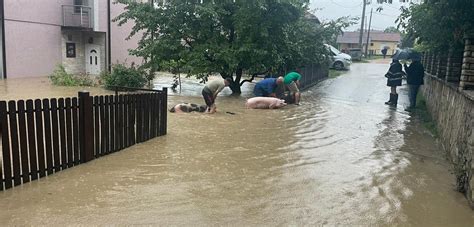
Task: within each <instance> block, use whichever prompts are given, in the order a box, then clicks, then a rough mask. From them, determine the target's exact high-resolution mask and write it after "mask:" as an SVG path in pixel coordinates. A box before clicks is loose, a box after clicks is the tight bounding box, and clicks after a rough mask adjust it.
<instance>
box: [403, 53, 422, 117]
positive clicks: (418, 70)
mask: <svg viewBox="0 0 474 227" xmlns="http://www.w3.org/2000/svg"><path fill="white" fill-rule="evenodd" d="M403 66H404V68H405V72H406V73H407V84H408V99H409V100H410V106H408V108H406V109H405V110H406V111H411V110H412V109H413V108H415V107H416V96H417V95H418V90H419V89H420V86H421V85H423V77H424V75H425V69H424V68H423V64H421V62H420V61H419V60H418V59H413V60H412V63H411V64H410V66H407V65H406V64H404V65H403Z"/></svg>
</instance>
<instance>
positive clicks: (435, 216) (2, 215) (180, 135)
mask: <svg viewBox="0 0 474 227" xmlns="http://www.w3.org/2000/svg"><path fill="white" fill-rule="evenodd" d="M386 69H387V65H385V64H356V65H354V67H353V68H352V70H351V71H350V72H348V73H347V75H344V76H342V77H339V78H336V79H330V80H326V81H324V82H322V83H321V84H319V85H317V86H316V87H314V88H312V89H310V90H308V91H306V92H305V93H304V94H303V102H302V105H301V106H288V107H286V108H284V109H280V110H248V109H244V102H245V96H247V95H248V94H249V91H250V90H251V85H250V86H249V87H247V88H246V89H244V95H243V96H244V97H230V96H220V97H218V101H217V102H218V103H217V106H218V111H219V112H218V113H217V114H215V115H212V116H210V115H203V114H182V115H176V114H170V115H169V127H168V129H169V131H168V135H167V136H165V137H161V138H157V139H154V140H152V141H149V142H146V143H143V144H139V145H136V146H134V147H132V148H130V149H126V150H124V151H121V152H118V153H115V154H112V155H109V156H107V157H104V158H101V159H98V160H95V161H93V162H90V163H88V164H84V165H81V166H78V167H75V168H72V169H68V170H66V171H63V172H60V173H58V174H55V175H52V176H50V177H48V178H45V179H41V180H40V181H36V182H32V183H28V184H25V185H23V186H20V187H17V188H15V189H13V190H8V191H6V192H0V207H2V211H1V212H0V221H1V223H3V224H4V225H38V224H44V225H46V224H54V225H67V224H84V225H89V224H91V225H107V224H125V225H127V224H160V225H193V226H194V225H238V226H247V225H259V226H260V225H270V226H275V225H363V226H368V225H377V226H387V225H390V226H392V225H399V226H407V225H412V226H473V223H474V212H473V211H472V210H471V209H470V208H469V207H468V206H467V202H466V201H465V199H464V198H463V196H462V194H460V193H457V192H456V191H455V190H454V177H453V176H452V175H451V174H450V173H449V171H450V166H449V164H448V163H447V161H445V159H444V155H443V153H442V151H441V150H440V147H439V145H437V144H436V143H435V141H434V139H433V138H432V137H431V136H430V135H429V134H428V133H426V132H425V131H424V130H423V128H422V127H421V126H420V125H419V124H418V123H417V121H416V119H414V118H412V117H410V116H409V115H408V114H407V113H406V112H404V111H403V104H404V103H406V100H405V99H404V98H402V99H401V100H400V102H401V105H400V106H399V107H398V108H397V109H390V108H387V107H386V106H384V105H383V102H384V101H386V100H385V99H386V98H387V96H388V89H387V87H385V80H384V78H383V76H382V75H383V73H384V72H385V71H386ZM196 86H199V85H198V84H196ZM186 92H188V93H186ZM405 92H406V91H405V90H404V89H402V90H401V93H402V95H401V96H403V94H405ZM227 93H228V91H227ZM184 94H185V95H182V96H179V95H176V96H171V97H170V106H171V105H172V104H176V103H180V102H193V103H202V102H203V101H202V98H201V97H199V96H198V95H199V92H195V91H194V90H188V91H185V92H184ZM189 95H191V96H189ZM226 112H233V113H235V114H234V115H231V114H227V113H226Z"/></svg>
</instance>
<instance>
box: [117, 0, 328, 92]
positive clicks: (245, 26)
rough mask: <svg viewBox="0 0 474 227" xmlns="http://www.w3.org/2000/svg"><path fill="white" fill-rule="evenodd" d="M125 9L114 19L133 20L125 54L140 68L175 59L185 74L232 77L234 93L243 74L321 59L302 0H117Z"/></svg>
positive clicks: (322, 34)
mask: <svg viewBox="0 0 474 227" xmlns="http://www.w3.org/2000/svg"><path fill="white" fill-rule="evenodd" d="M118 2H119V3H123V4H126V11H125V12H123V13H122V14H121V15H119V16H118V17H117V18H116V19H115V20H116V21H118V22H119V24H124V23H126V22H127V21H133V22H134V23H135V25H134V27H133V29H132V32H131V34H130V36H133V35H138V34H142V37H141V40H140V41H139V44H138V47H137V48H136V49H134V50H132V51H131V54H133V55H136V56H139V57H143V58H144V59H145V60H146V63H145V64H144V65H143V66H142V67H143V68H145V69H148V70H151V71H154V70H159V69H160V67H161V66H163V65H169V64H167V62H173V61H174V62H178V61H179V62H181V63H182V65H181V68H182V70H184V71H185V72H186V73H187V75H188V76H195V77H197V78H198V79H201V80H202V81H206V80H207V78H208V76H209V75H211V74H214V73H218V74H220V76H222V77H223V78H226V77H232V78H233V79H234V80H233V82H232V83H231V85H230V88H231V89H232V91H233V92H234V93H240V86H241V85H242V84H243V83H244V82H245V81H248V80H242V77H243V75H244V74H248V75H252V78H253V77H254V76H255V75H259V74H265V73H268V72H269V71H277V70H282V69H288V68H293V67H297V66H301V65H304V64H306V63H310V62H311V63H314V62H321V61H322V60H323V59H324V56H325V55H324V53H325V51H326V50H325V49H324V45H323V42H324V41H325V40H327V39H328V38H329V37H331V36H332V33H331V32H330V31H329V30H327V29H325V28H324V26H315V24H314V23H312V22H311V21H307V20H305V19H304V13H305V12H306V10H307V5H308V2H309V1H308V0H255V1H250V0H241V1H235V2H234V1H233V0H222V1H212V0H208V1H203V2H202V3H198V2H201V1H197V0H194V1H192V0H173V1H166V3H164V4H163V5H162V6H160V7H156V6H152V5H151V4H146V3H137V2H136V1H129V0H118Z"/></svg>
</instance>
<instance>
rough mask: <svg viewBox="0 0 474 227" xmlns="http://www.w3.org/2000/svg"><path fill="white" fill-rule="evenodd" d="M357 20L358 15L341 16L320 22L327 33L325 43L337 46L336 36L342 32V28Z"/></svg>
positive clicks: (355, 22)
mask: <svg viewBox="0 0 474 227" xmlns="http://www.w3.org/2000/svg"><path fill="white" fill-rule="evenodd" d="M358 21H359V18H358V17H349V16H346V17H341V18H338V19H336V20H331V21H326V22H323V23H321V26H322V27H323V28H324V29H325V32H326V33H327V34H328V35H327V38H326V43H327V44H329V45H331V46H337V43H336V41H337V36H338V35H340V34H342V33H344V29H345V28H347V27H349V26H351V25H354V24H357V23H358Z"/></svg>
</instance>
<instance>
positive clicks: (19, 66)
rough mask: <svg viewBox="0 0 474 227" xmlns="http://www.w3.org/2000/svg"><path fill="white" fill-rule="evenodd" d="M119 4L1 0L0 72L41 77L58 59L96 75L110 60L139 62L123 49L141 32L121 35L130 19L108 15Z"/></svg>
mask: <svg viewBox="0 0 474 227" xmlns="http://www.w3.org/2000/svg"><path fill="white" fill-rule="evenodd" d="M123 10H124V6H123V5H121V4H114V0H44V1H36V0H35V1H32V0H0V16H1V17H0V19H1V23H0V25H1V28H0V31H1V35H0V37H1V43H2V45H1V48H0V49H1V50H0V52H1V53H2V54H1V55H0V58H1V59H0V66H1V69H0V71H1V75H0V78H18V77H44V76H47V75H50V74H51V73H52V72H53V70H54V69H55V67H56V66H57V65H58V64H62V65H64V67H65V68H66V70H67V72H69V73H74V74H91V75H98V74H100V73H101V72H102V71H103V70H107V69H108V68H109V67H110V65H111V64H113V63H117V62H119V63H123V62H127V63H131V62H135V63H137V64H140V63H142V59H140V58H137V57H134V56H130V55H129V54H128V49H133V48H135V47H137V45H138V40H139V38H140V37H138V36H137V37H132V39H130V40H126V37H127V36H128V35H129V34H130V31H131V28H132V26H133V24H130V23H129V24H125V25H123V26H118V25H117V23H115V22H113V21H112V20H113V18H115V17H116V16H118V15H119V14H120V13H121V12H123Z"/></svg>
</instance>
